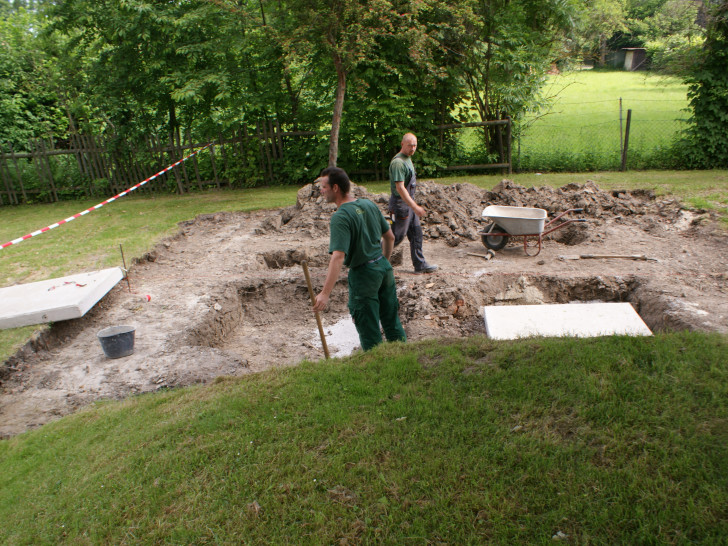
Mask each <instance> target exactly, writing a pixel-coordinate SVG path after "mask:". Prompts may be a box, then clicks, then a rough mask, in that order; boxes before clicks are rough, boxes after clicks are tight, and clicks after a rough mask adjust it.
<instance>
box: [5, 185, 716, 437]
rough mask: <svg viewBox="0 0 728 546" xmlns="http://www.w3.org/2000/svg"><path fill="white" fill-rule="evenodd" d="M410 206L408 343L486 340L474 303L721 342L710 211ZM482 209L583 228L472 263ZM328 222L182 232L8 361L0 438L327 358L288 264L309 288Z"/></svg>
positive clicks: (443, 196) (261, 220) (298, 212)
mask: <svg viewBox="0 0 728 546" xmlns="http://www.w3.org/2000/svg"><path fill="white" fill-rule="evenodd" d="M353 192H354V195H355V196H357V197H367V198H369V199H371V200H372V201H374V202H375V203H376V204H377V205H378V206H379V207H380V209H381V210H382V212H383V213H385V214H386V212H387V210H386V209H387V202H388V195H386V194H370V193H369V192H368V191H367V189H366V188H365V187H363V186H355V187H354V189H353ZM417 200H418V202H419V203H420V204H422V205H423V206H424V208H425V209H426V211H427V214H426V215H425V216H424V217H423V218H422V224H423V231H424V234H425V245H424V253H425V256H426V258H427V260H428V262H430V263H434V264H438V265H439V266H440V269H439V271H438V272H437V273H435V274H432V275H415V274H413V271H412V264H411V263H410V259H409V248H408V243H407V242H406V241H405V242H404V243H403V244H402V245H401V246H400V247H399V248H398V249H397V253H396V255H395V258H394V259H393V260H392V261H393V265H395V276H396V278H397V289H398V295H399V300H400V316H401V318H402V322H403V325H404V327H405V330H406V332H407V336H408V339H410V340H413V341H414V340H419V339H424V338H430V337H443V336H446V337H464V336H469V335H473V334H481V335H482V334H484V333H485V328H484V324H483V319H482V307H483V306H485V305H504V304H538V303H566V302H572V301H594V300H600V301H628V302H630V303H632V305H633V306H634V307H635V309H636V310H637V311H638V312H639V313H640V315H641V317H642V318H643V320H644V321H645V322H646V323H647V325H648V326H649V327H650V328H651V329H652V330H653V331H661V330H679V329H688V330H705V331H718V332H724V333H725V332H728V288H727V286H728V283H726V280H728V274H727V273H726V272H727V271H728V258H726V256H728V235H727V234H726V231H725V229H724V228H721V227H720V224H719V223H718V222H716V219H715V218H714V217H713V216H712V215H711V214H710V213H708V212H706V211H701V210H692V209H689V208H688V207H685V206H684V205H683V204H681V203H679V202H678V201H676V200H674V199H657V198H656V197H655V196H654V195H653V194H652V193H651V192H649V191H617V192H606V191H603V190H601V189H600V188H599V187H598V186H596V185H595V184H594V183H593V182H590V181H587V180H585V183H584V184H581V185H580V184H569V185H567V186H564V187H562V188H557V189H554V188H550V187H540V188H526V187H523V186H520V185H518V184H515V183H513V182H512V181H510V180H503V181H502V182H500V183H499V184H498V185H496V186H495V187H494V188H493V189H492V190H490V191H488V190H483V189H480V188H478V187H477V186H474V185H471V184H453V185H448V186H443V185H439V184H435V183H434V182H430V181H422V182H420V183H419V185H418V194H417ZM488 205H506V206H524V207H536V208H543V209H546V210H547V211H548V212H549V214H550V216H552V217H553V216H554V215H556V214H559V213H560V212H563V211H566V210H569V209H573V208H582V209H584V212H583V213H581V214H577V215H573V216H575V217H581V218H585V219H586V220H587V222H585V223H580V224H570V225H569V226H567V227H565V228H563V229H560V230H557V231H555V232H554V233H553V234H552V235H551V236H550V237H549V238H547V240H545V241H544V244H543V250H542V252H541V254H540V255H539V256H538V257H535V258H534V257H529V256H527V255H526V254H525V253H524V249H523V247H522V245H521V242H520V240H519V238H517V237H512V238H511V243H510V244H509V245H508V246H506V247H505V248H504V249H503V250H501V251H498V252H497V253H496V255H495V257H494V258H493V259H491V260H488V261H486V260H484V259H483V258H481V257H478V256H473V255H472V254H483V253H484V252H485V248H484V247H483V244H482V242H481V239H480V235H479V233H478V232H479V231H480V230H481V229H482V228H483V227H484V225H483V220H482V218H481V214H482V211H483V209H484V208H485V207H486V206H488ZM333 211H334V206H333V205H332V204H329V203H326V202H325V200H324V199H323V198H322V197H321V194H320V192H319V189H318V188H317V187H315V186H312V185H308V186H304V187H303V188H301V190H300V191H299V192H298V197H297V201H296V204H295V205H293V206H290V207H286V208H283V209H277V210H267V211H256V212H250V213H246V212H236V213H217V214H207V215H202V216H200V217H198V218H196V219H194V220H191V221H188V222H182V223H181V224H180V231H179V233H178V234H177V235H175V236H174V237H171V238H169V239H167V240H165V241H162V242H161V243H160V244H159V245H157V246H156V247H155V248H154V249H152V250H151V251H150V252H149V253H148V254H146V255H145V256H143V257H142V258H141V259H140V260H138V261H136V262H135V264H134V265H133V266H132V267H131V268H130V273H129V278H130V281H131V286H132V290H131V291H130V290H129V289H128V288H127V286H126V283H120V284H119V285H117V287H116V288H114V289H113V290H112V291H111V292H110V293H109V294H108V295H107V296H106V297H104V298H103V299H102V300H101V302H99V304H97V305H96V306H95V307H94V308H93V309H92V310H91V311H90V312H89V313H88V314H87V315H86V316H85V317H83V318H81V319H77V320H73V321H66V322H62V323H58V324H54V325H53V326H52V327H45V328H44V329H43V330H42V331H41V332H40V333H39V334H38V335H36V336H35V337H34V339H33V340H31V342H29V343H28V344H27V345H26V346H25V347H23V349H21V350H20V351H19V352H18V353H17V354H16V355H14V356H13V357H12V358H10V359H9V360H8V361H7V362H5V363H4V365H3V366H2V368H0V400H1V405H0V437H2V436H10V435H13V434H17V433H19V432H22V431H23V430H27V429H28V428H32V427H35V426H40V425H42V424H43V423H46V422H48V421H50V420H52V419H56V418H58V417H59V416H62V415H66V414H68V413H70V412H73V411H76V410H77V409H78V408H81V407H83V406H84V405H86V404H88V403H90V402H93V401H94V400H99V399H102V398H116V399H119V398H124V397H126V396H129V395H131V394H136V393H142V392H151V391H155V390H158V389H162V388H172V387H177V386H183V385H190V384H195V383H204V382H207V381H211V380H214V379H215V378H216V377H218V376H221V375H243V374H249V373H255V372H259V371H263V370H267V369H270V368H274V367H280V366H291V365H295V364H297V363H299V362H300V361H302V360H304V359H309V360H318V359H320V358H323V354H322V352H321V350H320V348H319V347H320V344H317V342H316V339H317V337H318V332H317V327H316V321H315V318H314V315H313V312H312V311H311V303H310V299H309V294H308V288H307V286H306V282H305V279H304V276H303V272H302V270H301V267H300V265H299V264H300V263H301V262H302V261H303V260H307V261H308V264H309V268H310V271H311V276H312V280H313V284H314V288H315V290H319V289H320V288H321V286H322V284H323V280H324V278H325V276H326V267H327V264H328V261H329V255H328V252H327V249H328V235H329V219H330V217H331V214H332V212H333ZM572 214H573V213H570V216H569V217H572ZM582 255H622V256H642V257H644V258H645V259H643V260H634V259H620V258H613V259H581V258H580V256H582ZM403 256H404V257H403ZM566 258H575V259H566ZM79 270H82V268H81V267H79ZM147 296H150V299H149V298H147ZM347 316H348V311H347V289H346V273H345V272H344V273H343V274H342V277H341V278H340V280H339V281H338V283H337V285H336V287H335V288H334V292H333V294H332V297H331V301H330V304H329V308H328V309H327V311H326V312H325V313H323V314H322V320H323V323H324V329H325V330H326V329H327V328H328V331H329V332H330V331H331V328H332V326H331V325H334V324H337V323H338V322H339V321H341V320H342V319H344V318H346V317H347ZM119 324H131V325H133V326H135V327H136V345H135V350H134V354H132V355H131V356H128V357H124V358H120V359H113V360H111V359H107V358H106V357H105V356H104V355H103V352H102V350H101V347H100V346H99V343H98V340H97V339H96V333H97V332H98V331H99V330H101V329H103V328H105V327H108V326H113V325H119ZM329 345H330V348H332V349H333V347H331V345H332V343H329Z"/></svg>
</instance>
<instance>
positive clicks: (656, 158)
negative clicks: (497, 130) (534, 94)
mask: <svg viewBox="0 0 728 546" xmlns="http://www.w3.org/2000/svg"><path fill="white" fill-rule="evenodd" d="M544 95H545V96H549V97H555V99H554V103H553V106H552V107H551V109H550V110H548V111H542V112H538V113H536V114H535V115H532V116H530V117H529V118H527V119H526V120H525V123H526V125H527V128H526V129H525V132H524V135H523V136H522V138H521V142H520V155H519V154H518V150H517V148H516V147H515V146H514V158H513V160H514V162H515V163H516V164H517V165H518V166H519V168H520V169H524V170H543V171H546V170H548V171H573V170H582V171H583V170H607V169H616V168H619V165H620V163H621V155H620V149H621V148H620V145H621V144H620V130H621V131H622V132H623V131H624V127H626V120H627V110H630V109H631V110H632V118H631V125H630V135H629V154H628V166H629V167H631V168H665V167H668V168H669V167H670V164H669V162H670V161H671V160H672V157H671V154H670V153H669V150H670V146H671V145H672V142H673V140H674V138H675V137H676V136H677V135H678V133H679V131H680V130H681V129H682V128H683V125H682V124H681V122H679V121H677V120H680V119H687V117H688V113H687V112H686V111H685V108H687V106H688V103H687V86H686V85H685V84H683V83H682V82H681V81H680V80H679V79H677V78H667V77H665V76H659V75H655V74H652V73H649V72H624V71H594V70H583V71H578V72H567V73H564V74H561V75H556V76H550V77H549V80H548V84H547V86H546V88H545V89H544ZM620 98H621V99H622V119H623V125H622V126H621V127H622V128H621V129H620V112H619V100H620Z"/></svg>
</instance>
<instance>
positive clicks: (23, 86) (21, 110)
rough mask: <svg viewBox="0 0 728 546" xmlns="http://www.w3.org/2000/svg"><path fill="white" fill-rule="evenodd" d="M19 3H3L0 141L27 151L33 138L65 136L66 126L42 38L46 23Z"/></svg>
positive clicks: (0, 23) (51, 62)
mask: <svg viewBox="0 0 728 546" xmlns="http://www.w3.org/2000/svg"><path fill="white" fill-rule="evenodd" d="M15 4H16V5H10V4H9V3H7V2H5V3H4V4H0V142H7V143H10V144H11V145H12V146H13V147H14V148H16V149H24V148H26V146H27V145H28V140H29V139H31V138H37V137H49V136H55V137H60V136H63V135H64V133H65V128H66V122H65V115H64V113H63V109H62V106H61V104H60V102H59V100H58V96H57V94H56V90H55V89H54V87H53V85H52V82H53V81H54V79H55V76H56V71H57V65H56V64H55V62H54V60H53V59H52V58H50V57H49V56H48V55H47V54H46V53H45V52H44V44H43V40H42V39H41V38H39V35H38V33H39V29H40V28H42V26H43V24H44V23H43V19H42V17H41V16H40V14H38V13H37V12H36V11H33V10H30V9H28V8H26V7H25V6H24V5H22V4H23V3H22V2H15ZM31 4H32V3H31ZM31 7H32V6H31Z"/></svg>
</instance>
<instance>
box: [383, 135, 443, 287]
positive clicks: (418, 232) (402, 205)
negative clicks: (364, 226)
mask: <svg viewBox="0 0 728 546" xmlns="http://www.w3.org/2000/svg"><path fill="white" fill-rule="evenodd" d="M416 150H417V137H416V136H415V135H413V134H412V133H407V134H405V135H404V136H403V137H402V148H401V149H400V151H399V153H398V154H397V155H395V156H394V158H393V159H392V162H391V163H390V164H389V183H390V189H391V192H392V195H391V197H390V198H389V212H390V213H391V214H392V220H393V222H394V224H393V225H392V231H393V232H394V246H395V247H396V246H397V245H399V243H401V242H402V241H403V240H404V237H405V235H406V236H407V240H408V241H409V244H410V257H411V258H412V265H413V266H414V268H415V273H434V272H435V271H437V266H436V265H430V264H428V263H427V261H426V260H425V256H424V254H423V253H422V226H421V225H420V218H421V217H422V216H424V215H425V209H424V208H422V207H421V206H420V205H418V204H417V203H416V202H415V199H414V197H415V189H416V188H417V176H416V174H415V167H414V165H413V164H412V156H413V155H414V153H415V151H416Z"/></svg>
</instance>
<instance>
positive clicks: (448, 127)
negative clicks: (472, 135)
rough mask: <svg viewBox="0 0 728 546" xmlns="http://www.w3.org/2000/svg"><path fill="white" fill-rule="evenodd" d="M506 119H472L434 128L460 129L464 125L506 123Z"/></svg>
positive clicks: (482, 125)
mask: <svg viewBox="0 0 728 546" xmlns="http://www.w3.org/2000/svg"><path fill="white" fill-rule="evenodd" d="M507 124H508V120H505V119H496V120H493V121H472V122H469V123H446V124H445V125H436V126H435V128H436V129H462V128H464V127H487V126H488V125H507Z"/></svg>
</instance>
